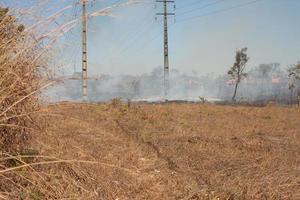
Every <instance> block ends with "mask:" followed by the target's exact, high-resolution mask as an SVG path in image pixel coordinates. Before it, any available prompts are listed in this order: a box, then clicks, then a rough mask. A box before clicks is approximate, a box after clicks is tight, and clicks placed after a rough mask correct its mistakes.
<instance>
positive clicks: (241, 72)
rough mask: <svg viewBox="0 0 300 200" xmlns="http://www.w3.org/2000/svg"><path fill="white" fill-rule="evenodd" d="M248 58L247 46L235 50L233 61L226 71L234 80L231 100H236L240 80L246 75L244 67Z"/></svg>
mask: <svg viewBox="0 0 300 200" xmlns="http://www.w3.org/2000/svg"><path fill="white" fill-rule="evenodd" d="M248 60H249V57H248V56H247V48H242V49H239V50H237V51H236V55H235V63H234V64H233V66H232V67H231V68H230V70H229V71H228V75H229V76H230V77H231V78H232V79H233V80H235V87H234V93H233V96H232V101H233V102H236V94H237V89H238V86H239V84H240V82H241V81H242V80H243V79H244V78H245V77H246V76H247V73H245V68H246V64H247V62H248Z"/></svg>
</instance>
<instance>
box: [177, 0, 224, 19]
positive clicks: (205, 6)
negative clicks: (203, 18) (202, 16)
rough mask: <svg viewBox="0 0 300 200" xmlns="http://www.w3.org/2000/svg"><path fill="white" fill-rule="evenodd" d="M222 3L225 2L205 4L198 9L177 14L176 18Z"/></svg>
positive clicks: (220, 0) (219, 0) (218, 1)
mask: <svg viewBox="0 0 300 200" xmlns="http://www.w3.org/2000/svg"><path fill="white" fill-rule="evenodd" d="M223 1H225V0H217V1H214V2H212V3H208V4H205V5H203V6H201V7H199V8H194V9H190V10H187V11H184V12H178V14H177V16H182V15H186V14H189V13H191V12H194V11H197V10H202V9H204V8H207V7H209V6H213V5H216V4H218V3H222V2H223Z"/></svg>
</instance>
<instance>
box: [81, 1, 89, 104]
mask: <svg viewBox="0 0 300 200" xmlns="http://www.w3.org/2000/svg"><path fill="white" fill-rule="evenodd" d="M86 1H87V0H82V98H83V101H87V100H88V94H87V87H88V85H87V45H86V43H87V39H86V38H87V36H86V29H87V28H86V27H87V26H86V24H87V14H86Z"/></svg>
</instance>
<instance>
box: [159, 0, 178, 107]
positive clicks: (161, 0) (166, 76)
mask: <svg viewBox="0 0 300 200" xmlns="http://www.w3.org/2000/svg"><path fill="white" fill-rule="evenodd" d="M156 2H157V3H163V7H164V12H163V13H156V15H162V16H163V18H164V23H163V24H164V97H165V101H167V100H168V96H169V41H168V16H169V15H175V13H169V12H168V4H169V3H175V1H172V0H156ZM174 8H175V5H174Z"/></svg>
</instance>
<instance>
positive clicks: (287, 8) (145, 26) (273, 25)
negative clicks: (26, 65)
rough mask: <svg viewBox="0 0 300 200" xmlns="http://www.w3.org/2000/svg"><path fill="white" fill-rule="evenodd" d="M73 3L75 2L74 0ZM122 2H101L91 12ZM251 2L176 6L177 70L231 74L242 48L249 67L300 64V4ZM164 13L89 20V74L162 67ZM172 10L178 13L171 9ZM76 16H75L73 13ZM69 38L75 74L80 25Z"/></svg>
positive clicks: (195, 1) (173, 44)
mask: <svg viewBox="0 0 300 200" xmlns="http://www.w3.org/2000/svg"><path fill="white" fill-rule="evenodd" d="M3 1H4V2H5V1H7V2H6V3H8V4H10V5H12V4H13V3H15V4H14V6H16V4H17V3H18V6H28V4H30V3H31V4H32V3H36V2H38V0H22V1H21V0H10V1H8V0H3ZM53 1H57V2H59V1H61V0H53ZM66 1H67V2H66V4H68V3H72V2H74V1H75V0H74V1H73V0H66ZM117 1H118V0H111V1H110V0H96V1H95V2H94V4H93V6H91V5H89V6H88V11H89V12H93V11H96V10H98V9H101V8H104V7H107V6H110V5H112V4H114V3H115V2H117ZM124 1H125V0H123V1H122V0H121V1H120V2H124ZM252 1H253V0H177V1H176V10H175V11H174V12H175V13H176V21H175V19H174V17H170V20H169V25H170V29H169V46H170V67H171V68H176V69H178V70H180V71H182V72H185V73H198V74H207V73H215V74H221V73H226V71H227V69H228V68H229V67H230V66H231V65H232V63H233V62H234V54H235V51H236V49H238V48H242V47H248V48H249V52H248V53H249V57H250V62H249V64H248V67H249V68H251V67H254V66H257V65H259V64H260V63H269V62H279V63H281V64H282V67H283V68H284V67H286V66H287V65H289V64H293V63H296V62H297V61H298V60H300V39H299V35H300V26H299V23H300V12H299V8H300V1H299V0H261V1H257V2H255V3H253V4H249V5H245V4H247V3H248V2H252ZM239 5H241V6H240V7H238V6H239ZM242 5H244V6H242ZM61 6H65V5H61ZM233 7H235V8H233ZM161 8H162V5H161V4H159V3H158V4H157V6H156V9H155V2H154V0H145V1H143V2H142V3H139V4H136V5H131V6H128V7H123V8H117V9H114V10H113V12H114V14H115V15H116V16H117V17H115V18H112V17H96V18H93V19H90V20H89V23H88V38H89V39H88V63H89V70H88V71H89V74H90V75H95V74H102V73H105V74H108V73H109V74H123V73H126V74H142V73H147V72H150V71H152V69H153V68H155V67H157V66H162V65H163V34H162V29H163V27H162V19H161V18H159V17H158V19H157V21H156V20H155V13H156V12H160V11H161ZM231 8H232V9H231ZM78 9H79V8H78ZM169 10H170V11H173V5H172V4H170V6H169ZM74 13H75V12H74V10H72V11H70V13H69V14H71V15H73V14H74ZM78 14H79V15H80V10H78ZM66 38H67V39H66V40H70V41H68V42H69V43H71V44H72V45H71V47H68V48H66V50H65V51H63V52H62V53H63V55H61V58H64V59H65V60H66V62H67V63H69V64H70V66H72V67H70V66H69V67H67V68H66V69H65V72H68V73H71V72H73V66H74V64H75V65H76V68H77V70H80V67H81V65H80V58H81V56H80V51H81V48H80V42H81V37H80V24H79V25H78V27H77V28H76V29H75V30H73V31H72V33H70V34H68V36H67V37H66Z"/></svg>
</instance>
